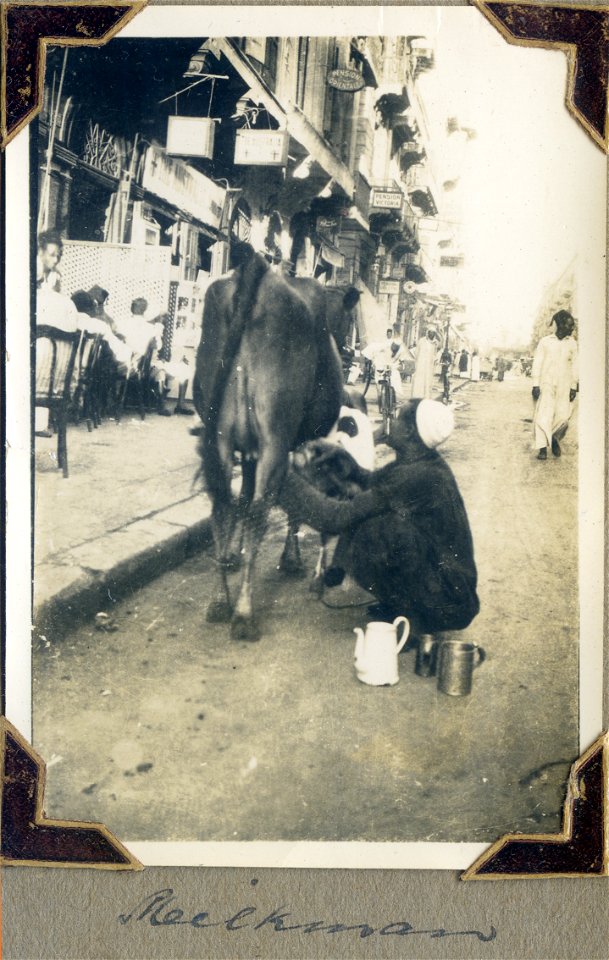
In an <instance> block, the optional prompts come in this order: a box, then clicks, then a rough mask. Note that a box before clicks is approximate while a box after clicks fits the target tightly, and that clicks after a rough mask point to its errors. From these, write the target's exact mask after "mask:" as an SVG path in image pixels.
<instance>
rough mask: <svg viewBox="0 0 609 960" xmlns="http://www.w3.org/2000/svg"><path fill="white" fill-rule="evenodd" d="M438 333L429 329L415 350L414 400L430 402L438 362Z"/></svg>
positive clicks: (412, 394) (412, 392)
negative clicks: (434, 371) (435, 366)
mask: <svg viewBox="0 0 609 960" xmlns="http://www.w3.org/2000/svg"><path fill="white" fill-rule="evenodd" d="M436 349H437V342H436V331H435V330H433V329H432V328H431V327H428V329H427V334H426V335H425V336H424V337H421V339H420V340H419V342H418V343H417V345H416V347H415V349H414V373H413V375H412V391H411V396H412V399H413V400H424V399H427V400H429V399H430V397H431V392H432V389H433V368H434V363H435V361H436Z"/></svg>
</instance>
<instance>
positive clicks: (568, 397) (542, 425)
mask: <svg viewBox="0 0 609 960" xmlns="http://www.w3.org/2000/svg"><path fill="white" fill-rule="evenodd" d="M552 323H553V324H554V325H555V328H556V329H555V332H554V333H551V334H550V335H549V336H547V337H543V338H542V339H541V340H540V341H539V343H538V344H537V349H536V350H535V357H534V359H533V371H532V377H533V390H532V394H533V400H535V402H536V406H535V415H534V418H533V425H534V429H535V448H536V449H537V450H538V451H539V453H538V454H537V459H538V460H547V458H548V447H549V446H551V447H552V453H553V454H554V456H555V457H560V454H561V449H560V441H561V440H562V438H563V437H564V435H565V433H566V432H567V428H568V426H569V418H570V416H571V412H572V410H573V401H574V400H575V397H576V394H577V389H578V382H577V381H578V368H577V342H576V341H575V340H574V339H573V337H572V336H571V334H572V333H573V330H574V328H575V320H574V319H573V317H572V316H571V314H570V313H569V312H568V311H567V310H559V311H558V313H555V314H554V316H553V317H552Z"/></svg>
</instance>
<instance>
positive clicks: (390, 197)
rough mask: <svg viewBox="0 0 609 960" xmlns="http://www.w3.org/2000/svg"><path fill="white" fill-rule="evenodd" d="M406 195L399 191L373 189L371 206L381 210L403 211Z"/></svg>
mask: <svg viewBox="0 0 609 960" xmlns="http://www.w3.org/2000/svg"><path fill="white" fill-rule="evenodd" d="M403 202H404V195H403V194H402V193H401V192H400V191H399V190H377V189H373V191H372V196H371V198H370V206H371V207H377V208H379V209H381V210H401V209H402V203H403Z"/></svg>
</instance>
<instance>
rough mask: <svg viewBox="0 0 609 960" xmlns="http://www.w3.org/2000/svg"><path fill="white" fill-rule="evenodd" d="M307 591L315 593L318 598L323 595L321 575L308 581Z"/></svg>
mask: <svg viewBox="0 0 609 960" xmlns="http://www.w3.org/2000/svg"><path fill="white" fill-rule="evenodd" d="M309 593H313V594H315V596H316V597H317V599H318V600H321V598H322V597H323V595H324V581H323V577H313V579H312V580H311V582H310V583H309Z"/></svg>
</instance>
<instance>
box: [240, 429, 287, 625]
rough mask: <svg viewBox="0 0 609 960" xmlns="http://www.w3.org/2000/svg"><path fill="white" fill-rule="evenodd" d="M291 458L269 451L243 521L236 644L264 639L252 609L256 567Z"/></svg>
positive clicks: (259, 468)
mask: <svg viewBox="0 0 609 960" xmlns="http://www.w3.org/2000/svg"><path fill="white" fill-rule="evenodd" d="M287 458H288V453H287V450H285V451H280V450H275V449H273V450H269V449H268V448H267V449H266V450H264V451H263V453H262V454H261V456H260V459H259V461H258V465H257V468H256V478H255V490H254V496H253V499H252V502H251V503H250V505H249V507H248V509H247V511H246V515H245V517H244V521H243V569H242V578H241V588H240V591H239V596H238V598H237V602H236V604H235V610H234V613H233V619H232V625H231V636H232V638H233V640H259V639H260V630H259V628H258V626H257V624H256V622H255V620H254V618H253V607H252V578H253V573H254V564H255V562H256V556H257V554H258V549H259V547H260V544H261V542H262V538H263V537H264V534H265V531H266V525H267V519H268V514H269V509H270V505H271V503H272V500H273V497H274V495H275V493H276V492H277V490H278V488H279V484H280V482H281V480H282V479H283V475H284V471H285V464H286V463H287Z"/></svg>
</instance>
